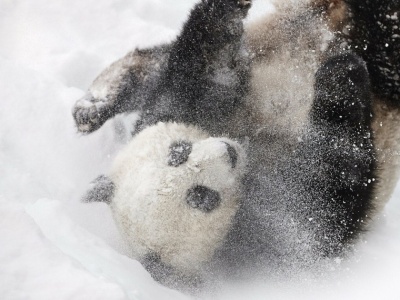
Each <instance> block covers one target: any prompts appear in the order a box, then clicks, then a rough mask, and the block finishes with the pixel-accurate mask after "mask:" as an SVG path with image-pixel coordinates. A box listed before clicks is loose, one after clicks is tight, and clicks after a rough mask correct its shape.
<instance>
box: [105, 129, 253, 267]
mask: <svg viewBox="0 0 400 300" xmlns="http://www.w3.org/2000/svg"><path fill="white" fill-rule="evenodd" d="M180 140H184V141H190V142H192V143H193V149H192V152H191V154H190V155H189V159H188V161H187V162H186V163H183V164H182V165H180V166H178V167H172V166H168V163H167V158H168V154H169V147H170V145H171V144H173V143H174V142H176V141H180ZM224 142H229V144H230V145H231V146H233V147H234V148H235V149H236V151H237V153H238V161H237V166H236V168H235V169H232V168H231V164H230V162H229V156H228V152H227V147H226V144H224ZM244 169H245V154H244V151H243V149H242V148H241V147H240V146H239V145H238V144H237V143H235V142H233V141H230V140H228V139H225V138H212V137H209V136H208V135H207V134H205V133H204V132H202V131H200V130H198V129H197V128H195V127H191V126H185V125H179V124H176V123H167V124H164V123H159V124H157V125H156V126H152V127H150V128H147V129H145V130H143V131H142V132H141V133H139V134H138V135H137V136H136V137H135V138H134V139H133V140H132V142H131V143H130V144H129V145H128V146H127V147H126V148H125V149H124V150H123V151H121V153H120V154H119V155H118V157H117V158H116V160H115V163H114V166H113V167H112V170H111V174H110V178H111V180H112V181H113V182H114V184H115V186H116V190H115V196H114V198H113V200H112V203H111V208H112V211H113V214H114V218H115V220H116V222H117V224H118V225H119V227H120V229H121V232H122V233H123V235H124V236H125V238H126V240H127V241H128V243H129V244H130V246H131V248H132V251H133V255H134V256H135V257H138V258H140V257H142V256H144V255H146V254H147V253H150V252H155V253H157V254H158V255H160V257H161V260H162V261H163V262H164V263H167V264H169V265H171V266H173V267H175V268H177V269H179V270H181V271H184V272H189V273H190V272H193V271H196V270H198V269H199V268H201V266H202V264H203V263H205V262H207V261H209V260H210V258H211V257H212V255H213V254H214V251H215V249H216V248H217V247H218V246H219V245H220V244H221V242H222V241H223V240H224V238H225V235H226V234H227V231H228V229H229V228H230V226H231V220H232V218H233V216H234V214H235V212H236V211H237V208H238V201H239V196H240V192H239V189H240V182H239V181H240V177H241V175H243V172H244ZM195 185H203V186H207V187H208V188H211V189H213V190H216V191H218V192H219V194H220V196H221V198H222V201H221V204H220V206H219V207H218V208H217V209H215V210H213V211H212V212H209V213H205V212H202V211H200V210H197V209H194V208H192V207H190V206H189V205H188V204H187V203H186V193H187V191H188V190H189V189H190V188H192V187H193V186H195Z"/></svg>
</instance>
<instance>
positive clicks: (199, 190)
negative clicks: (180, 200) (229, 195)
mask: <svg viewBox="0 0 400 300" xmlns="http://www.w3.org/2000/svg"><path fill="white" fill-rule="evenodd" d="M186 202H187V204H189V206H190V207H192V208H196V209H199V210H201V211H203V212H206V213H208V212H211V211H212V210H214V209H216V208H217V207H218V206H219V205H220V203H221V197H220V195H219V193H218V192H217V191H214V190H212V189H209V188H208V187H205V186H201V185H198V186H195V187H193V188H191V189H190V190H188V193H187V196H186Z"/></svg>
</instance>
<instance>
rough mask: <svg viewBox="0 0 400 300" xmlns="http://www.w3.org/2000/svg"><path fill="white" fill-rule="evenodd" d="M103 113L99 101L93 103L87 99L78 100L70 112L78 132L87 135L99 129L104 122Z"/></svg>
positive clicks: (102, 105)
mask: <svg viewBox="0 0 400 300" xmlns="http://www.w3.org/2000/svg"><path fill="white" fill-rule="evenodd" d="M105 111H106V108H105V104H104V103H103V102H101V101H100V102H94V101H91V100H88V98H87V97H85V98H83V99H81V100H78V101H77V102H76V104H75V106H74V108H73V111H72V115H73V117H74V120H75V123H76V127H77V128H78V131H79V132H81V133H85V134H87V133H91V132H93V131H95V130H97V129H99V128H100V127H101V126H102V125H103V123H104V121H105V120H104V119H105V118H104V116H105V113H104V112H105Z"/></svg>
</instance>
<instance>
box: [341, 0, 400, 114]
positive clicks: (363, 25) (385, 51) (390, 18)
mask: <svg viewBox="0 0 400 300" xmlns="http://www.w3.org/2000/svg"><path fill="white" fill-rule="evenodd" d="M345 2H346V3H347V5H348V6H349V9H350V14H351V20H352V22H351V29H350V31H349V33H348V36H347V40H348V44H349V46H350V48H351V51H353V52H354V53H356V54H357V55H359V56H360V57H362V58H363V59H364V60H365V61H366V62H367V66H368V71H369V73H370V78H371V83H372V88H373V91H374V93H376V94H377V95H379V96H380V97H384V98H386V100H388V101H390V102H391V103H392V104H394V105H396V106H397V107H398V106H400V78H399V76H400V75H399V74H400V28H399V18H400V1H397V0H345Z"/></svg>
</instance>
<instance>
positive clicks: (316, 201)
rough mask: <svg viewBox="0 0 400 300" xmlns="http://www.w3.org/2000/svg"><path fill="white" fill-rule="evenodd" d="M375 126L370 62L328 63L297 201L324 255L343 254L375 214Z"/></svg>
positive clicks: (338, 59)
mask: <svg viewBox="0 0 400 300" xmlns="http://www.w3.org/2000/svg"><path fill="white" fill-rule="evenodd" d="M371 122H372V102H371V92H370V82H369V74H368V71H367V69H366V65H365V62H364V61H363V60H362V59H360V58H359V57H357V56H355V55H353V54H343V55H338V56H335V57H332V58H330V59H328V60H327V61H326V62H325V63H324V64H323V65H322V66H321V67H320V68H319V70H318V72H317V74H316V77H315V97H314V102H313V105H312V108H311V111H310V130H309V131H308V132H307V133H306V134H305V137H304V139H303V142H302V143H301V144H300V146H299V149H298V151H297V155H298V156H297V162H296V164H297V167H298V168H299V169H297V170H298V172H299V173H300V174H299V176H298V178H300V179H299V180H300V186H302V188H301V190H302V194H301V195H300V196H299V197H297V199H296V200H294V203H295V204H294V206H296V207H297V209H298V212H299V214H298V215H299V217H300V219H301V221H300V223H301V224H303V225H305V226H306V227H308V228H309V229H310V230H311V232H313V236H314V239H315V249H316V250H317V252H318V253H319V254H323V255H328V256H331V255H337V254H338V253H340V252H341V251H342V250H343V247H344V246H345V245H348V244H349V242H350V241H351V240H352V239H354V238H355V237H357V234H358V233H360V232H361V231H362V229H363V225H364V224H366V220H367V219H368V218H369V216H370V215H371V210H372V204H373V203H372V202H373V199H374V187H375V184H376V182H377V179H376V159H375V151H374V146H373V141H372V130H371ZM299 199H300V200H299Z"/></svg>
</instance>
